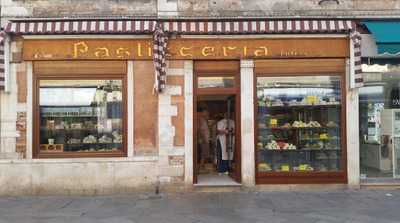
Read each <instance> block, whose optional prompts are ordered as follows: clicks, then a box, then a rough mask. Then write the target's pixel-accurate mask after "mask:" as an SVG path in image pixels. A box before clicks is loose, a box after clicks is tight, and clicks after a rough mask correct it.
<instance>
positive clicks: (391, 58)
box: [359, 21, 400, 185]
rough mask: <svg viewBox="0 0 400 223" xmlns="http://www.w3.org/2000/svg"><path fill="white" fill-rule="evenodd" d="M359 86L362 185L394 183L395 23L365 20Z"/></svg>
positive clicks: (396, 152)
mask: <svg viewBox="0 0 400 223" xmlns="http://www.w3.org/2000/svg"><path fill="white" fill-rule="evenodd" d="M363 26H364V34H363V35H362V38H363V43H362V57H363V63H362V71H363V79H364V87H362V88H360V93H359V107H360V109H359V111H360V166H361V168H360V169H361V175H360V176H361V179H362V183H363V184H367V185H368V184H393V183H394V184H398V183H399V182H398V180H396V178H399V171H400V169H399V167H400V166H399V164H400V163H399V157H400V155H399V148H398V143H399V141H398V138H397V136H398V128H399V127H398V121H397V120H398V118H399V117H398V116H399V113H398V111H399V110H398V108H399V103H398V102H399V95H400V91H399V74H400V73H399V72H400V69H399V64H400V60H399V56H398V55H399V53H400V45H399V42H400V39H399V34H400V33H399V28H400V26H399V22H398V21H365V22H363Z"/></svg>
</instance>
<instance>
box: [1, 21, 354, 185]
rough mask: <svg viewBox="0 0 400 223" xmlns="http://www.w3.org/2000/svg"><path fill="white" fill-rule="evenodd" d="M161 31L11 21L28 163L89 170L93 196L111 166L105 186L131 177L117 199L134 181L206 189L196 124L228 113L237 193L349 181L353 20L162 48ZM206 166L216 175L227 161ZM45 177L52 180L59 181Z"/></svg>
mask: <svg viewBox="0 0 400 223" xmlns="http://www.w3.org/2000/svg"><path fill="white" fill-rule="evenodd" d="M156 24H157V23H156V21H136V22H135V21H125V20H124V21H78V22H76V21H69V22H65V21H61V22H60V21H55V22H25V21H16V22H12V23H10V25H9V27H8V29H7V30H6V31H7V33H8V36H9V38H10V39H11V40H12V42H13V43H12V46H13V47H11V48H12V49H11V55H16V53H18V52H20V53H21V55H22V56H21V58H20V60H18V58H12V60H11V64H12V65H11V67H12V69H14V70H15V71H14V74H17V72H18V75H19V76H25V77H26V80H23V79H22V80H21V79H18V78H17V80H16V82H17V86H16V87H17V88H18V90H19V91H21V90H22V91H24V90H25V92H27V93H26V96H25V98H24V96H21V102H20V103H23V100H22V99H25V102H24V104H26V107H27V109H26V111H23V112H24V114H25V115H26V117H27V119H26V126H27V128H26V131H25V134H26V139H27V143H26V145H25V148H26V149H25V152H24V156H25V157H26V160H28V161H26V162H28V163H29V165H35V164H37V163H39V164H41V165H44V166H49V165H52V166H54V165H57V162H60V163H62V167H57V169H59V170H63V169H64V170H67V169H68V170H71V168H72V166H74V165H75V164H76V163H83V164H82V165H81V166H80V167H78V168H88V170H87V171H88V173H87V174H86V173H85V172H83V173H82V172H79V171H77V170H73V171H71V172H70V173H71V176H67V179H75V180H78V181H79V182H85V183H84V185H86V186H85V188H86V187H87V190H91V189H92V186H91V183H90V182H87V181H86V179H84V178H85V176H86V175H88V174H89V173H93V172H95V175H96V174H97V175H96V176H100V177H99V178H102V177H103V176H102V173H101V172H99V171H98V169H99V168H100V165H103V164H105V165H106V166H107V165H108V166H113V167H112V168H109V167H104V166H103V167H101V168H105V172H106V173H105V175H107V174H108V173H107V171H108V172H111V173H110V174H111V175H118V176H119V177H120V178H119V179H115V178H114V179H113V183H112V184H111V185H109V186H107V187H111V188H113V186H112V185H115V184H119V185H120V186H121V187H133V185H131V183H130V182H131V181H130V180H127V179H135V180H137V181H140V182H142V184H141V185H146V184H147V185H159V184H161V185H186V186H191V185H193V184H195V185H196V184H197V185H198V184H201V183H202V182H203V181H201V180H202V179H204V178H202V177H201V175H202V173H201V170H200V169H201V165H202V164H203V163H202V164H201V163H200V160H204V159H202V156H203V154H204V153H203V152H202V148H204V147H202V145H204V141H203V142H200V141H198V140H199V136H198V135H199V131H200V130H199V129H198V128H200V125H201V124H200V123H199V122H198V121H199V120H200V119H201V118H204V117H206V116H202V113H201V112H203V111H204V110H205V109H207V112H211V113H212V114H213V117H215V119H211V118H209V119H207V118H206V122H205V123H206V124H205V126H207V125H208V126H207V127H208V129H209V130H210V131H211V129H212V128H213V127H212V125H214V126H215V125H216V123H217V122H218V121H219V119H222V118H223V117H221V114H225V115H227V117H228V120H229V119H231V120H232V121H233V124H232V126H234V128H232V130H233V131H230V133H226V134H232V135H231V136H232V142H231V143H232V145H234V147H235V149H234V152H232V155H230V156H231V157H230V158H228V159H227V160H228V161H229V165H230V168H229V169H228V170H227V174H228V175H227V176H229V177H230V178H231V179H233V181H235V183H237V185H243V186H254V185H256V184H301V183H307V184H320V183H321V184H327V183H339V184H346V183H348V182H349V181H351V182H352V180H349V174H350V175H354V174H353V173H349V172H348V171H349V168H348V166H349V163H348V162H349V160H350V159H348V158H347V157H348V156H349V154H351V153H349V152H350V151H354V148H353V147H354V145H353V143H350V146H349V143H348V140H349V134H348V132H349V127H348V126H352V124H351V123H350V124H348V122H349V117H351V116H350V115H349V113H351V111H350V110H348V109H347V107H348V106H349V105H352V103H354V102H353V101H352V98H351V97H349V96H348V95H349V94H353V93H352V89H353V88H352V86H354V81H355V80H354V79H355V77H354V71H353V70H354V64H352V62H353V61H354V59H355V58H354V46H353V45H352V44H353V43H352V40H351V39H350V33H351V32H352V31H353V30H354V23H352V22H351V21H342V20H337V21H336V20H332V21H325V20H316V21H303V20H298V21H229V22H224V21H213V22H204V21H185V22H182V21H173V22H162V23H159V24H160V26H159V27H161V28H162V30H163V31H164V32H165V36H166V37H167V36H168V37H169V38H168V39H167V38H165V39H162V43H160V42H158V43H157V44H155V42H154V40H153V38H152V36H151V35H150V34H152V33H153V31H154V30H155V27H156ZM22 27H23V28H22ZM157 41H159V39H157ZM164 44H167V48H164V47H166V45H164ZM154 53H156V54H157V55H156V56H154V55H153V54H154ZM163 53H165V59H166V63H165V65H166V66H165V67H164V65H163V64H164V58H163V57H162V54H163ZM160 55H161V56H160ZM154 65H155V67H156V70H157V71H158V72H155V68H154ZM158 66H160V67H158ZM23 68H25V69H23ZM158 68H160V69H158ZM11 74H13V73H12V72H11ZM23 84H25V86H24V85H23ZM155 88H156V90H154V89H155ZM157 90H159V91H160V92H159V93H158V92H157ZM18 94H19V93H18ZM18 100H19V99H18ZM224 109H226V110H224ZM227 117H225V118H227ZM207 123H208V124H207ZM228 123H229V121H228ZM228 126H229V124H228ZM217 128H218V127H217ZM218 130H219V129H218ZM217 134H219V133H217ZM206 141H207V144H208V146H210V147H213V145H215V144H214V143H215V142H214V141H215V140H214V139H212V138H209V139H207V140H206ZM228 141H229V140H228ZM232 145H231V146H232ZM211 153H212V152H211ZM222 157H223V156H222ZM207 159H208V160H209V162H210V165H211V164H212V163H213V162H214V161H215V160H216V159H217V157H213V156H211V157H207ZM222 159H223V158H222ZM215 162H217V161H215ZM11 166H12V165H11V164H10V167H11ZM350 166H351V165H350ZM44 168H48V167H44ZM26 171H29V170H26ZM31 171H33V170H31ZM30 174H33V175H36V174H39V173H33V172H30ZM47 174H48V175H49V176H48V178H46V179H43V178H40V180H39V181H40V182H41V183H44V184H50V185H51V182H48V179H55V178H57V177H58V176H59V175H60V173H57V172H55V171H54V172H53V171H51V172H48V173H47ZM63 175H64V176H65V174H63ZM86 177H88V176H86ZM89 178H93V177H89ZM94 181H95V182H96V183H95V184H97V185H98V184H99V183H100V182H97V181H96V179H95V180H94ZM58 186H59V185H58ZM68 187H74V186H72V185H69V186H68ZM55 188H57V186H56V187H55ZM54 190H55V189H54Z"/></svg>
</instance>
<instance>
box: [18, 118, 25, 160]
mask: <svg viewBox="0 0 400 223" xmlns="http://www.w3.org/2000/svg"><path fill="white" fill-rule="evenodd" d="M16 127H17V132H18V137H17V139H16V152H17V153H19V155H20V157H22V158H25V157H26V112H17V122H16Z"/></svg>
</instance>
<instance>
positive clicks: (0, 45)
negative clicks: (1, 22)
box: [0, 31, 5, 90]
mask: <svg viewBox="0 0 400 223" xmlns="http://www.w3.org/2000/svg"><path fill="white" fill-rule="evenodd" d="M4 38H5V34H4V32H3V31H0V90H4V86H5V73H4V66H5V63H4Z"/></svg>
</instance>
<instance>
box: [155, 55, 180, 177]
mask: <svg viewBox="0 0 400 223" xmlns="http://www.w3.org/2000/svg"><path fill="white" fill-rule="evenodd" d="M183 89H184V63H183V61H169V62H168V68H167V86H166V90H165V92H164V93H162V94H159V99H158V101H159V110H158V111H159V114H158V121H159V124H158V125H159V127H158V128H159V133H158V136H159V164H158V165H159V169H160V182H161V183H162V184H182V183H183V179H184V165H185V162H184V160H185V157H184V155H185V152H184V151H185V148H184V96H183Z"/></svg>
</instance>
